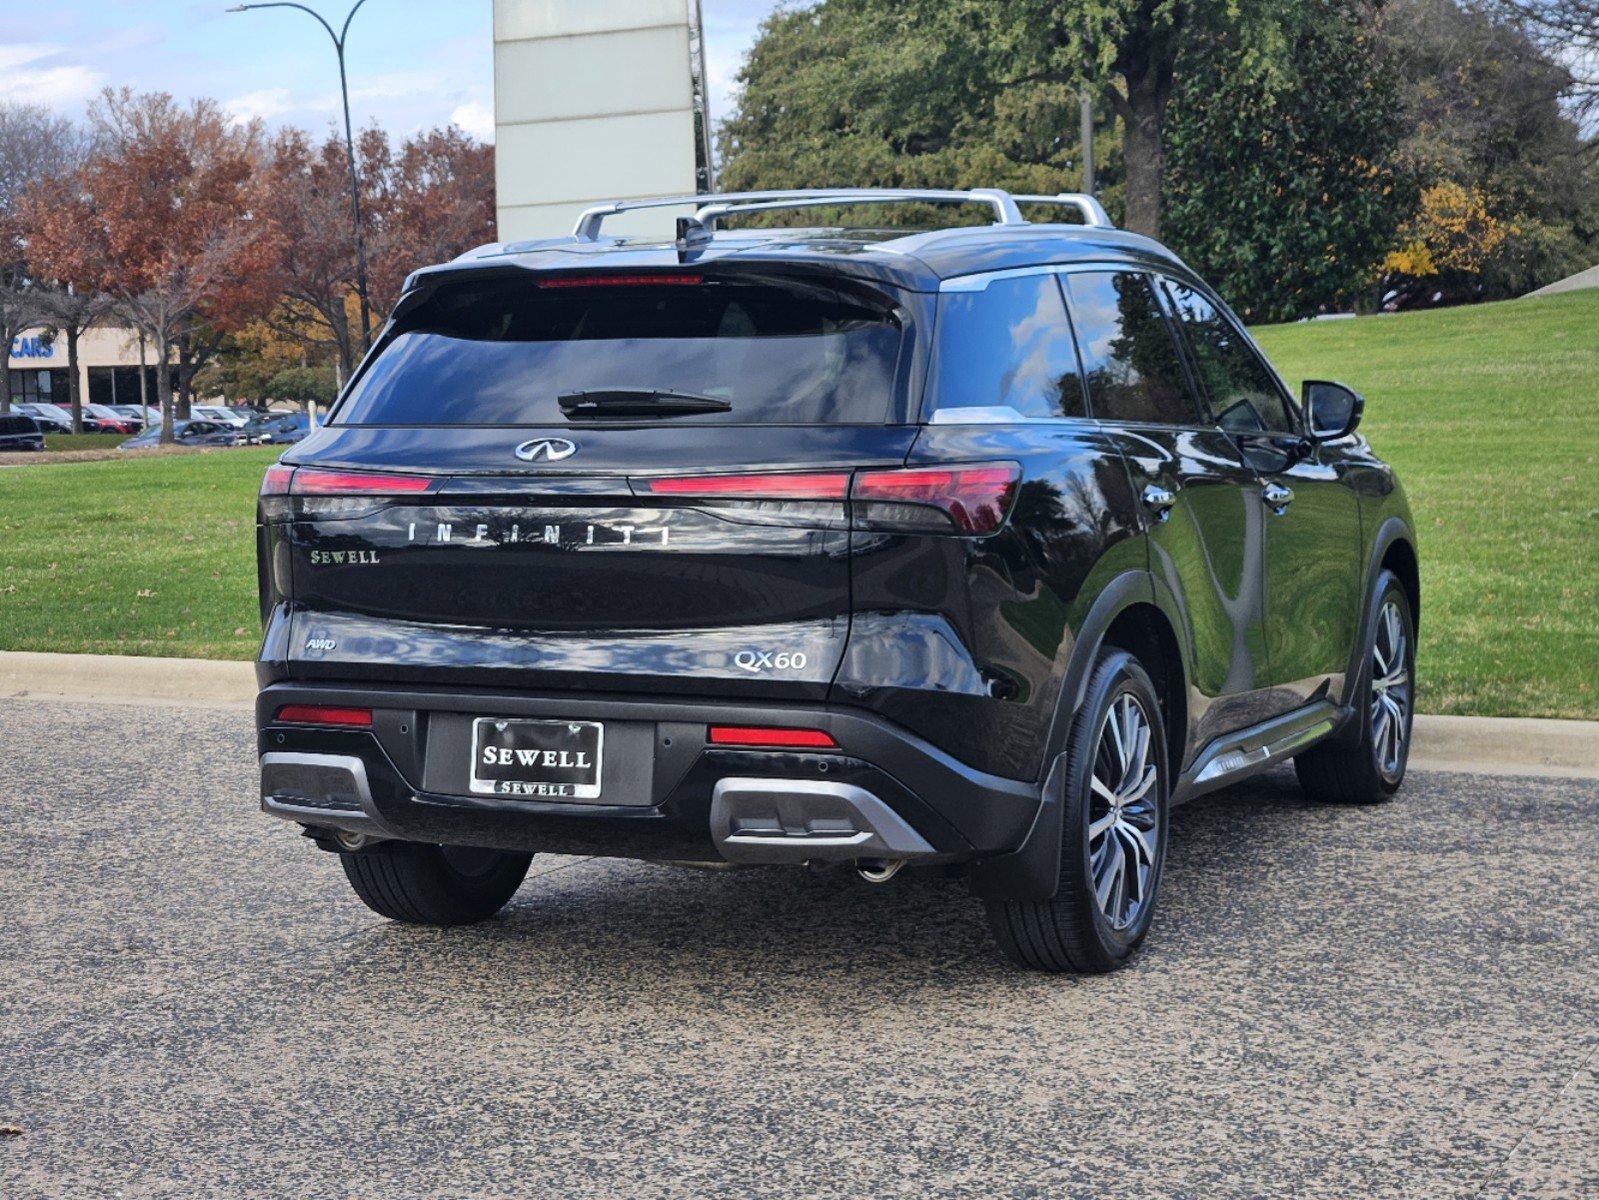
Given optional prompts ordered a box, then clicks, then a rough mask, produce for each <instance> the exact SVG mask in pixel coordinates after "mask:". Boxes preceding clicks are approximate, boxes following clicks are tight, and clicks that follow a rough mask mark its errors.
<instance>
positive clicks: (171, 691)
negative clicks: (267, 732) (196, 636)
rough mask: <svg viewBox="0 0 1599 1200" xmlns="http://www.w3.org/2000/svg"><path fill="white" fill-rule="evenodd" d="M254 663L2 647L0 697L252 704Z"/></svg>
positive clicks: (231, 705)
mask: <svg viewBox="0 0 1599 1200" xmlns="http://www.w3.org/2000/svg"><path fill="white" fill-rule="evenodd" d="M255 691H256V685H255V665H254V664H253V663H247V662H216V661H213V660H210V659H198V658H138V657H134V656H132V655H121V654H34V653H31V652H28V651H20V650H7V651H0V697H5V698H22V697H38V698H40V699H57V700H90V701H103V702H105V703H108V704H155V705H169V706H170V705H198V706H201V707H206V708H219V707H220V708H251V707H253V706H254V704H255Z"/></svg>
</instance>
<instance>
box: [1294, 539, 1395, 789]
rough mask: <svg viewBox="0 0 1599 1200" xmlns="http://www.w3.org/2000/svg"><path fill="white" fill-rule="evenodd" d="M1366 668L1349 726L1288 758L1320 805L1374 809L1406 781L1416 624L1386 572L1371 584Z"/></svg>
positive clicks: (1354, 697) (1357, 684) (1356, 686)
mask: <svg viewBox="0 0 1599 1200" xmlns="http://www.w3.org/2000/svg"><path fill="white" fill-rule="evenodd" d="M1371 611H1372V617H1371V625H1370V628H1369V629H1368V630H1367V633H1366V663H1365V670H1364V671H1363V672H1362V674H1361V675H1360V677H1359V678H1357V679H1356V680H1355V683H1354V693H1353V695H1351V696H1350V702H1351V703H1352V704H1354V705H1355V706H1356V709H1355V711H1356V713H1357V715H1358V718H1359V719H1358V720H1357V721H1356V722H1355V725H1354V727H1353V728H1351V729H1349V730H1346V731H1345V733H1344V734H1343V735H1342V736H1340V737H1336V738H1333V739H1330V740H1328V741H1326V742H1322V743H1321V744H1319V745H1316V746H1312V747H1311V748H1310V749H1309V750H1307V751H1306V752H1305V753H1303V754H1301V755H1300V756H1299V757H1298V758H1296V759H1294V767H1295V769H1296V770H1297V771H1298V773H1299V782H1300V784H1301V785H1302V786H1303V787H1304V789H1305V790H1306V791H1307V792H1309V793H1310V794H1311V795H1313V796H1315V797H1316V798H1318V799H1321V800H1331V801H1335V802H1338V803H1344V804H1374V803H1378V802H1380V801H1383V800H1387V799H1389V798H1390V797H1391V796H1393V794H1394V793H1395V792H1396V791H1398V790H1399V785H1400V784H1401V783H1402V782H1404V778H1405V762H1406V760H1407V758H1408V757H1409V754H1410V726H1411V720H1412V718H1413V717H1414V716H1415V698H1416V687H1415V678H1416V625H1415V618H1414V616H1413V614H1412V613H1411V611H1410V598H1409V596H1408V595H1407V594H1406V592H1405V589H1404V588H1403V586H1401V584H1400V583H1399V580H1398V579H1397V578H1395V577H1394V575H1393V574H1392V573H1391V572H1389V571H1384V572H1383V573H1382V574H1381V575H1380V576H1379V577H1378V579H1377V584H1376V588H1375V596H1374V599H1373V603H1372V609H1371Z"/></svg>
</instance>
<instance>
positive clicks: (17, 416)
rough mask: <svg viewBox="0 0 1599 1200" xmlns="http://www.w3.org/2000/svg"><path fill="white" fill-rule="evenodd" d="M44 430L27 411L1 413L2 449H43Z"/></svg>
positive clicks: (0, 436)
mask: <svg viewBox="0 0 1599 1200" xmlns="http://www.w3.org/2000/svg"><path fill="white" fill-rule="evenodd" d="M43 449H44V431H43V430H41V429H40V428H39V423H38V422H37V421H35V420H34V419H33V418H32V417H30V416H28V415H27V414H26V413H19V412H10V413H0V451H6V450H43Z"/></svg>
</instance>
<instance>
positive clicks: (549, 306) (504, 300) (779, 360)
mask: <svg viewBox="0 0 1599 1200" xmlns="http://www.w3.org/2000/svg"><path fill="white" fill-rule="evenodd" d="M399 330H400V332H399V333H398V334H397V336H394V337H392V338H391V339H390V340H389V341H388V342H387V344H386V345H385V346H384V348H383V350H382V352H381V353H380V354H379V355H378V357H377V358H376V359H375V360H374V361H373V362H372V363H371V365H370V366H369V367H368V368H367V370H366V372H365V374H363V375H362V376H361V378H360V379H358V380H357V381H356V382H355V384H354V386H353V387H352V388H351V390H350V392H349V393H348V395H347V396H346V398H345V400H344V402H343V403H342V404H341V405H340V407H339V410H338V412H337V414H336V415H335V418H334V420H335V422H336V423H338V424H346V425H547V424H561V423H569V422H578V421H583V420H592V419H594V418H593V417H592V416H587V417H585V416H581V415H578V416H573V417H568V415H567V413H566V411H564V410H563V409H562V407H561V404H560V400H561V398H562V397H563V396H565V397H568V398H570V397H571V396H572V395H574V394H575V393H579V392H588V393H595V392H629V393H644V394H646V395H647V396H670V395H673V394H675V395H679V396H683V395H686V396H691V397H708V398H710V399H711V400H714V401H719V402H723V403H725V404H726V405H727V408H726V411H696V412H685V413H680V414H678V415H669V416H667V415H663V416H660V417H658V418H654V419H659V420H661V421H663V422H670V423H680V424H695V423H705V422H713V423H716V424H737V425H752V424H807V425H808V424H827V425H836V424H882V423H884V422H886V421H887V420H888V419H889V415H890V411H891V405H892V401H893V396H894V387H895V375H896V370H897V366H898V361H899V353H900V343H901V340H902V334H901V329H900V325H899V322H898V320H897V318H896V317H895V316H894V314H893V313H891V312H885V311H881V310H879V309H876V308H873V307H869V306H868V304H867V303H866V302H865V301H864V300H861V299H859V298H856V297H852V296H850V295H847V294H845V293H843V292H840V291H836V290H833V289H830V288H826V287H820V286H814V285H808V284H802V283H782V284H775V283H772V282H761V283H754V282H735V281H713V280H710V279H705V280H702V281H699V282H685V283H680V284H679V283H673V284H657V283H651V284H647V285H638V284H632V285H628V286H592V285H591V286H549V285H547V284H546V285H544V286H541V285H540V284H539V283H537V282H535V281H534V280H532V279H527V278H516V279H496V280H484V281H474V282H471V283H460V284H454V285H445V286H443V287H441V288H440V289H439V291H438V292H437V293H436V294H435V295H433V296H432V297H430V298H429V299H428V300H427V301H426V302H425V303H424V304H422V305H421V306H420V307H419V308H417V309H416V310H415V311H414V312H411V313H408V314H406V315H405V316H404V318H403V319H402V321H401V323H400V325H399Z"/></svg>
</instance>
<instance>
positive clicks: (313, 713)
mask: <svg viewBox="0 0 1599 1200" xmlns="http://www.w3.org/2000/svg"><path fill="white" fill-rule="evenodd" d="M277 719H278V721H279V723H280V724H284V725H337V726H342V727H345V728H361V729H365V728H367V727H369V726H370V725H371V724H372V710H371V709H370V708H348V707H345V706H343V705H339V704H285V705H284V706H283V707H282V708H280V709H278V716H277Z"/></svg>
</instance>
